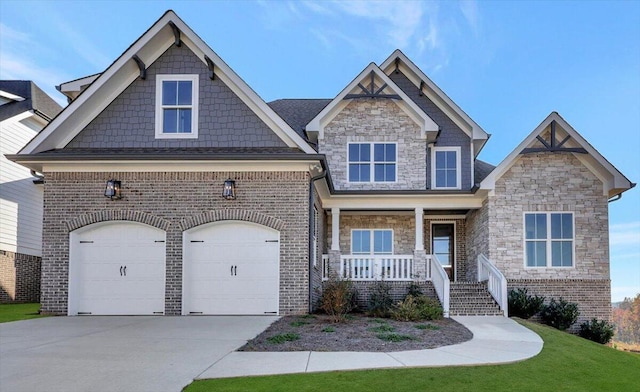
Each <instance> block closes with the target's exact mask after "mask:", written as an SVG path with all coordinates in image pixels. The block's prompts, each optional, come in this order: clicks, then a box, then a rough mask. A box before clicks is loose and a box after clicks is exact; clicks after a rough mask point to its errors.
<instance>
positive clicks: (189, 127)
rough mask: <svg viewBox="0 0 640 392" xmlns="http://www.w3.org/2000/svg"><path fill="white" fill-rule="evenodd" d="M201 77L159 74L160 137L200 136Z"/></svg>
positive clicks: (157, 90)
mask: <svg viewBox="0 0 640 392" xmlns="http://www.w3.org/2000/svg"><path fill="white" fill-rule="evenodd" d="M198 79H199V76H198V75H156V138H158V139H162V138H165V139H167V138H197V137H198Z"/></svg>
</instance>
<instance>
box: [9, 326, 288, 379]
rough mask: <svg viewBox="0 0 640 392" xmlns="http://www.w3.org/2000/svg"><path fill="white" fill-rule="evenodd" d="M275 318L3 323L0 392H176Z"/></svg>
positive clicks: (255, 334)
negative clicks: (0, 391)
mask: <svg viewBox="0 0 640 392" xmlns="http://www.w3.org/2000/svg"><path fill="white" fill-rule="evenodd" d="M276 319H277V317H275V316H193V317H168V316H163V317H160V316H158V317H152V316H150V317H146V316H137V317H113V316H112V317H99V316H93V317H91V316H89V317H84V316H82V317H50V318H43V319H34V320H26V321H18V322H12V323H4V324H0V390H2V391H16V392H18V391H28V392H32V391H64V392H72V391H123V392H131V391H136V392H145V391H149V392H159V391H170V392H178V391H180V390H182V388H183V387H184V386H185V385H187V384H189V383H190V382H191V381H192V380H193V379H194V378H197V377H198V376H199V375H200V374H202V373H203V372H204V371H205V370H207V369H208V368H209V367H211V366H212V365H213V364H215V363H216V362H217V361H219V360H220V359H221V358H223V357H224V356H225V355H227V354H228V353H230V352H232V351H234V350H235V349H237V348H238V347H240V346H242V345H243V344H244V343H246V341H247V340H249V339H252V338H253V337H255V336H257V335H258V334H259V333H260V332H262V331H263V330H264V329H266V328H267V327H268V326H269V325H270V324H271V323H272V322H273V321H275V320H276Z"/></svg>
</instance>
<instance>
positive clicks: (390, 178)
mask: <svg viewBox="0 0 640 392" xmlns="http://www.w3.org/2000/svg"><path fill="white" fill-rule="evenodd" d="M347 150H348V151H347V152H348V159H347V160H348V162H349V163H348V165H349V170H348V176H349V182H396V178H397V166H398V165H397V159H398V158H397V150H398V146H397V144H396V143H349V144H348V146H347Z"/></svg>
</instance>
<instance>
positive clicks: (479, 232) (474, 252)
mask: <svg viewBox="0 0 640 392" xmlns="http://www.w3.org/2000/svg"><path fill="white" fill-rule="evenodd" d="M466 229H467V232H466V249H467V274H466V279H467V281H469V282H475V281H477V280H478V262H477V260H478V256H479V255H481V254H483V255H485V256H487V257H489V198H487V199H485V200H484V201H483V202H482V207H481V208H480V209H477V210H471V211H469V213H468V214H467V221H466Z"/></svg>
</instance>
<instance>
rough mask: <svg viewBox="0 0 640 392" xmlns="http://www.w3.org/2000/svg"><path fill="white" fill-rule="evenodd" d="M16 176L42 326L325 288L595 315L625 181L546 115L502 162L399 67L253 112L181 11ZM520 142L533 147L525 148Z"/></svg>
mask: <svg viewBox="0 0 640 392" xmlns="http://www.w3.org/2000/svg"><path fill="white" fill-rule="evenodd" d="M60 90H61V91H63V92H65V94H67V95H68V96H69V97H70V98H71V99H72V101H71V102H70V104H69V106H68V107H67V108H66V109H65V110H64V111H63V112H62V113H61V114H60V115H59V116H58V117H57V118H56V119H55V120H54V121H53V122H52V123H51V124H50V125H49V126H48V127H47V128H45V129H44V130H43V131H42V132H41V133H40V134H38V135H37V136H36V137H35V138H34V139H33V140H32V141H31V142H29V143H28V144H27V145H26V146H25V147H24V148H23V149H22V151H20V153H19V154H16V155H12V156H10V159H12V160H14V161H16V162H19V163H21V164H22V165H24V166H27V167H29V168H30V169H33V170H35V171H37V172H39V173H42V174H43V175H44V178H45V189H44V200H45V202H44V231H43V260H42V263H43V265H42V309H43V310H44V311H46V312H52V313H63V314H69V315H77V314H167V315H177V314H183V315H189V314H302V313H305V312H308V311H310V310H313V308H314V304H315V301H316V300H317V298H318V295H319V293H320V290H321V287H322V281H323V279H328V278H331V277H332V276H335V277H340V278H348V279H351V280H353V281H355V282H356V285H357V287H358V288H359V291H360V295H361V301H365V300H366V295H367V291H368V289H369V288H370V287H371V285H372V283H373V282H375V281H376V280H385V281H388V282H389V283H390V284H391V285H392V286H393V289H394V291H395V292H396V293H397V294H398V295H400V294H399V293H401V292H403V291H404V290H406V287H407V285H408V283H409V282H411V281H415V282H418V283H419V284H421V285H423V287H424V288H425V290H427V291H428V292H430V293H432V295H434V296H437V298H438V299H439V300H440V301H441V302H442V304H443V306H444V308H445V312H446V313H447V314H496V313H498V314H504V313H505V312H506V309H505V304H506V292H507V288H509V287H528V288H529V289H530V291H531V292H533V293H538V294H542V295H546V296H548V297H549V296H556V297H558V296H564V297H565V298H567V299H569V300H572V301H576V302H578V303H579V305H580V308H581V311H582V315H583V317H585V318H590V317H598V318H608V316H609V301H610V282H609V254H608V211H607V205H608V201H609V200H610V199H611V198H615V197H618V196H619V195H621V194H622V193H623V192H624V191H626V190H628V189H630V188H631V187H632V186H633V184H632V183H631V182H630V181H629V180H628V179H627V178H625V177H624V175H622V174H621V173H620V172H619V171H618V170H616V168H615V167H613V166H612V165H611V164H610V163H609V162H608V161H607V160H606V159H604V158H603V157H602V156H601V155H600V154H599V153H598V151H596V150H595V149H594V148H593V147H592V146H591V145H590V144H589V143H587V142H586V141H585V140H584V139H583V138H582V137H581V136H580V135H579V134H578V132H576V131H575V130H574V129H573V128H572V127H571V126H570V125H569V124H568V123H567V122H566V121H565V120H564V119H563V118H562V117H560V116H559V115H558V114H557V113H551V114H550V115H549V116H548V117H547V118H546V119H544V120H543V121H542V123H541V124H540V125H539V126H537V127H536V128H535V129H534V130H533V132H532V133H531V134H530V135H528V136H527V137H526V138H525V139H524V141H523V142H522V143H521V144H520V145H519V146H518V147H517V148H516V149H515V150H514V151H513V152H511V153H510V154H509V155H508V156H507V157H506V158H505V160H504V161H503V162H502V163H500V164H499V165H498V166H497V167H494V166H492V165H489V164H488V163H485V162H482V161H479V160H477V159H476V157H477V155H478V154H479V153H480V151H481V150H482V148H483V146H484V145H485V143H487V140H488V136H489V135H488V134H487V133H486V132H485V131H484V130H483V129H482V128H481V127H480V126H479V125H478V124H476V123H475V122H474V121H473V120H472V119H471V118H469V116H467V115H466V114H465V113H464V112H463V111H462V110H461V109H460V108H459V107H458V106H457V105H456V104H455V103H454V102H453V101H451V99H449V97H447V96H446V95H445V94H444V93H443V92H442V91H441V90H440V89H439V88H438V86H436V85H435V84H434V83H433V82H432V81H431V80H430V79H429V78H428V77H427V76H426V75H425V74H424V73H423V72H422V71H421V70H420V69H419V68H418V67H417V66H416V65H415V64H414V63H412V62H411V60H409V59H408V58H407V57H406V56H405V55H404V54H403V53H402V52H400V51H395V52H393V53H392V54H391V55H390V56H389V58H388V59H387V60H385V61H384V62H383V63H382V64H379V65H377V64H374V63H371V64H370V65H368V66H367V67H366V68H365V69H364V70H363V71H362V72H361V73H360V74H359V75H357V76H355V78H354V79H353V81H352V82H350V83H349V84H348V85H347V86H346V87H345V88H344V89H343V90H342V91H341V92H340V93H339V94H338V95H337V96H336V97H335V98H333V99H326V100H322V99H318V100H316V99H309V100H301V99H292V100H287V99H283V100H277V101H274V102H271V103H268V104H267V103H265V102H264V101H263V100H262V99H261V98H260V97H259V96H258V95H257V94H256V93H255V92H254V91H253V90H252V89H251V88H250V87H249V86H248V85H246V83H245V82H244V81H243V80H242V79H241V78H240V77H239V76H238V75H237V74H236V73H235V72H234V71H233V70H232V69H231V68H229V67H228V66H227V65H226V64H225V63H224V61H222V59H220V57H218V56H217V55H216V53H215V52H213V51H212V50H211V49H210V48H209V47H208V46H207V45H206V44H205V43H204V42H203V41H202V40H201V39H200V38H199V37H198V36H197V35H196V34H195V33H194V32H193V31H192V30H191V29H190V28H189V27H188V26H187V25H186V24H185V23H184V22H183V21H182V20H181V19H180V18H178V17H177V16H176V15H175V14H174V13H173V12H172V11H168V12H167V13H165V14H164V15H163V16H162V17H161V18H160V19H159V20H158V21H157V22H156V23H155V24H154V25H153V26H151V28H150V29H149V30H147V31H146V32H145V33H144V34H143V35H142V37H140V38H139V39H138V40H137V41H135V42H134V43H133V44H132V45H131V46H130V47H129V48H128V49H127V50H126V51H125V52H124V53H123V54H122V55H121V56H120V57H119V58H118V59H116V60H115V61H114V62H113V64H111V65H110V66H109V68H107V69H106V70H105V71H104V72H102V73H101V74H99V75H93V76H90V77H88V78H83V79H79V80H77V81H73V82H69V83H66V84H64V85H62V86H60ZM523 136H524V135H523Z"/></svg>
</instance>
